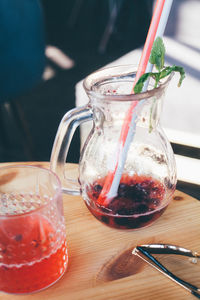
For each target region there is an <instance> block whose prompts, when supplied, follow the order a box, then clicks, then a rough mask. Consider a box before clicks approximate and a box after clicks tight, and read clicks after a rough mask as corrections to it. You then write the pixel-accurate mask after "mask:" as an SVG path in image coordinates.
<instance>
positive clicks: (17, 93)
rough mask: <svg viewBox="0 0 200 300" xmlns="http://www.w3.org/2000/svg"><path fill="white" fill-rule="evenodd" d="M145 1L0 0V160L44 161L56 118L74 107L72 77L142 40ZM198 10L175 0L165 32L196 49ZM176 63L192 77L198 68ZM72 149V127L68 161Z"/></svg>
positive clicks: (147, 11) (193, 1)
mask: <svg viewBox="0 0 200 300" xmlns="http://www.w3.org/2000/svg"><path fill="white" fill-rule="evenodd" d="M153 5H154V1H153V0H134V1H132V0H67V1H66V0H57V1H54V0H12V1H8V0H1V1H0V25H1V26H0V122H1V131H0V161H1V162H8V161H10V162H12V161H29V160H34V161H49V159H50V155H51V149H52V146H53V141H54V138H55V135H56V131H57V128H58V125H59V123H60V121H61V118H62V117H63V115H64V114H65V113H66V112H67V111H68V110H69V109H71V108H73V107H75V101H76V99H75V87H76V84H77V83H78V82H79V81H80V80H82V79H83V78H84V77H85V76H86V75H88V74H89V73H91V72H92V71H94V70H96V69H98V68H100V67H103V66H104V65H106V64H108V63H110V62H112V61H115V60H116V59H118V58H120V57H121V56H124V55H125V54H126V53H129V52H130V51H132V50H134V49H137V48H140V47H142V46H143V44H144V41H145V38H146V35H147V30H148V27H149V23H150V20H151V16H152V9H153ZM199 13H200V1H199V0H175V1H174V3H173V6H172V11H171V14H170V18H169V21H168V24H167V28H166V34H165V35H166V36H167V37H170V38H172V39H173V40H175V41H177V42H179V43H180V44H181V45H183V46H184V47H186V48H188V49H191V50H192V51H193V52H194V53H196V55H199V53H200V52H199V51H200V39H199V37H200V18H199ZM175 50H176V49H174V51H175ZM172 52H173V51H172ZM175 52H176V51H175ZM175 52H174V53H175ZM179 54H180V55H181V53H178V54H177V53H176V55H178V56H179ZM171 55H172V57H173V53H171ZM199 61H200V60H199ZM184 64H185V65H186V66H188V70H189V71H191V72H193V73H192V74H193V75H192V76H194V77H195V80H197V81H199V79H200V69H197V70H195V69H194V68H193V69H192V67H190V66H189V65H190V64H189V63H188V61H185V62H184ZM185 65H184V66H185ZM199 103H200V102H199ZM196 128H197V127H196ZM79 149H80V137H79V131H77V132H76V134H75V136H74V138H73V142H72V146H71V150H70V153H69V156H68V161H69V162H78V158H79ZM177 149H178V148H177ZM177 151H178V150H177ZM198 155H199V154H197V156H198Z"/></svg>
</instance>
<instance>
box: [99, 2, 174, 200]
mask: <svg viewBox="0 0 200 300" xmlns="http://www.w3.org/2000/svg"><path fill="white" fill-rule="evenodd" d="M172 1H173V0H157V2H156V5H155V9H154V12H153V16H152V20H151V24H150V27H149V31H148V34H147V38H146V41H145V45H144V48H143V52H142V55H141V59H140V62H139V67H138V71H137V74H136V78H135V81H134V84H133V88H132V93H134V86H135V84H136V82H137V81H138V79H139V78H140V76H141V75H142V74H144V73H145V71H146V69H149V68H151V66H150V67H149V65H148V61H149V57H150V54H151V49H152V46H153V42H154V40H155V37H157V36H162V35H163V33H164V29H165V26H166V23H167V19H168V16H169V12H170V8H171V5H172ZM161 15H162V18H161ZM160 21H161V22H160ZM147 65H148V67H147ZM137 104H138V102H137V101H135V102H134V103H133V104H132V105H131V106H130V108H129V110H128V113H127V116H126V118H125V121H124V123H123V126H122V130H121V134H120V139H119V149H118V151H117V158H116V164H115V167H114V170H110V171H109V173H108V175H107V176H106V180H105V183H104V186H103V189H102V191H101V194H100V195H99V198H98V203H99V204H103V205H106V204H108V203H109V202H110V199H112V198H113V197H115V196H116V195H117V190H118V186H119V182H120V179H121V175H122V171H123V165H124V163H125V159H126V153H124V154H123V150H124V152H127V151H128V147H129V145H128V144H130V143H127V140H130V138H131V137H133V130H132V133H130V131H131V130H130V129H131V128H130V127H131V123H133V122H135V118H134V115H133V112H134V108H135V106H136V105H137ZM132 129H133V128H132ZM128 135H129V137H128ZM127 137H128V138H127ZM125 148H126V149H125ZM121 158H122V159H121ZM111 190H112V191H111Z"/></svg>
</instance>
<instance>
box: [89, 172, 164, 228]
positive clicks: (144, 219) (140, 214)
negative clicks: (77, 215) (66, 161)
mask: <svg viewBox="0 0 200 300" xmlns="http://www.w3.org/2000/svg"><path fill="white" fill-rule="evenodd" d="M104 182H105V178H102V179H98V180H96V181H95V182H94V183H93V184H92V185H90V186H89V187H88V188H87V195H88V198H89V199H90V200H89V201H86V205H87V207H88V209H89V210H90V211H91V213H92V214H93V215H94V216H95V217H96V218H97V219H98V220H99V221H101V222H103V223H104V224H106V225H108V226H110V227H114V228H118V229H137V228H141V227H146V226H148V225H150V224H151V223H153V222H154V221H155V220H156V219H157V218H159V217H160V216H161V215H162V213H163V212H164V211H165V209H166V208H167V202H166V192H165V187H164V185H163V184H162V183H161V182H159V181H158V180H156V179H154V178H152V177H150V176H145V175H143V176H139V175H137V174H135V175H134V176H129V175H123V176H122V178H121V181H120V185H119V188H118V194H117V196H116V197H114V198H113V199H111V200H110V201H109V202H108V204H104V203H99V200H98V198H99V195H100V193H101V190H102V187H103V185H104ZM164 202H165V203H166V204H165V205H163V203H164Z"/></svg>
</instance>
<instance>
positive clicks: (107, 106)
mask: <svg viewBox="0 0 200 300" xmlns="http://www.w3.org/2000/svg"><path fill="white" fill-rule="evenodd" d="M135 75H136V69H135V68H134V67H133V66H131V65H129V66H117V67H111V68H105V69H100V70H99V71H97V72H94V73H93V74H91V75H89V76H88V77H87V78H86V79H85V80H84V83H83V86H84V89H85V91H86V93H87V95H88V97H89V102H88V104H87V105H86V106H83V107H78V108H75V109H73V110H71V111H69V112H68V113H66V115H65V116H64V117H63V119H62V121H61V123H60V126H59V128H58V132H57V135H56V138H55V141H54V146H53V150H52V154H51V169H52V170H53V171H54V172H55V173H57V174H58V175H59V176H60V178H61V180H62V182H63V185H64V187H63V189H64V192H65V193H69V194H73V195H77V194H81V195H82V197H83V199H84V201H85V204H86V206H87V207H88V209H89V210H90V212H91V213H92V214H93V215H94V216H95V217H96V218H97V219H98V220H100V221H101V222H103V223H104V224H106V225H108V226H110V227H114V228H119V229H136V228H140V227H145V226H147V225H150V224H151V223H152V222H153V221H155V220H156V219H157V218H158V217H159V216H160V215H161V214H162V213H163V212H164V211H165V209H166V208H167V206H168V204H169V202H170V200H171V199H172V195H173V192H174V190H175V187H176V181H177V177H176V164H175V159H174V154H173V151H172V148H171V145H170V143H169V141H168V139H167V138H166V136H165V134H164V132H163V130H162V128H161V126H160V122H159V119H160V113H161V109H162V98H163V96H164V92H165V90H166V87H167V86H168V83H169V82H170V80H171V77H172V76H173V75H171V76H170V77H168V79H166V80H165V81H164V82H162V83H160V85H159V87H158V88H153V87H151V82H150V84H149V88H148V90H147V91H146V92H143V93H140V94H131V89H132V87H133V82H134V78H135ZM134 101H135V102H136V106H135V109H134V116H135V123H134V130H133V137H132V141H131V143H130V144H129V147H128V152H127V156H126V160H125V163H124V166H123V172H122V174H121V177H120V178H121V179H120V182H119V185H118V187H117V193H116V195H115V196H114V197H112V198H111V199H109V200H108V201H103V202H102V197H101V193H102V189H103V187H104V184H105V180H106V177H107V176H108V173H109V172H110V171H111V170H112V168H113V165H115V162H116V153H117V151H118V150H117V149H118V147H119V138H120V133H121V129H122V125H123V122H124V120H125V118H127V112H128V110H129V108H130V105H132V104H133V103H134ZM89 120H93V127H92V130H91V132H90V133H89V136H88V137H87V139H86V142H85V144H84V146H83V149H82V151H81V155H80V161H79V175H78V182H77V184H75V183H74V182H73V181H72V180H71V181H69V180H67V178H66V174H65V171H64V165H65V162H66V157H67V152H68V149H69V146H70V142H71V138H72V136H73V133H74V131H75V129H76V127H77V126H78V125H80V124H81V123H83V122H86V121H89Z"/></svg>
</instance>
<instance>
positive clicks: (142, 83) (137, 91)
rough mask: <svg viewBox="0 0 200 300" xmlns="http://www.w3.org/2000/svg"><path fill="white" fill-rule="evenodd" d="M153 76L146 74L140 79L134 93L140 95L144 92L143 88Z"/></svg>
mask: <svg viewBox="0 0 200 300" xmlns="http://www.w3.org/2000/svg"><path fill="white" fill-rule="evenodd" d="M149 76H151V73H144V74H143V75H142V76H141V77H140V79H139V80H138V81H137V83H136V85H135V87H134V93H135V94H139V93H141V92H142V89H143V86H144V83H145V81H146V80H147V79H148V78H149Z"/></svg>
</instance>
